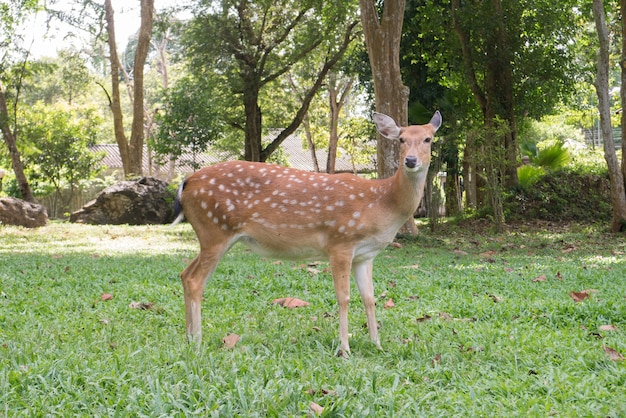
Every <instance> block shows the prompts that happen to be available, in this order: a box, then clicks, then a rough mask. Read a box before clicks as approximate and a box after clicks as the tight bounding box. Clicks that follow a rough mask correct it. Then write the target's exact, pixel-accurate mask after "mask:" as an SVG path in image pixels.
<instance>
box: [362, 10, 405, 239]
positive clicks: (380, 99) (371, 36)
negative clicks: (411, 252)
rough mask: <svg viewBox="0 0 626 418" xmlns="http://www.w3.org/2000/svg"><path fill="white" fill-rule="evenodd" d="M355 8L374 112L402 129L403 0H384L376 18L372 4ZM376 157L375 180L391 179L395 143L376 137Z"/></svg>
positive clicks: (396, 149)
mask: <svg viewBox="0 0 626 418" xmlns="http://www.w3.org/2000/svg"><path fill="white" fill-rule="evenodd" d="M359 4H360V6H361V24H362V26H363V34H364V35H365V45H366V47H367V54H368V56H369V60H370V66H371V67H372V77H373V80H374V96H375V101H376V111H377V112H380V113H384V114H386V115H388V116H391V117H392V118H393V119H394V120H395V121H396V122H397V123H398V124H400V125H402V126H406V125H407V124H408V119H409V116H408V113H409V112H408V100H409V88H408V87H407V86H405V85H404V83H403V82H402V74H401V72H400V40H401V38H402V22H403V20H404V8H405V5H406V0H386V1H385V2H384V4H383V10H382V16H380V17H379V15H378V9H377V5H376V4H377V3H376V1H374V0H359ZM376 154H377V169H378V177H379V178H386V177H390V176H392V175H393V174H394V173H395V172H396V170H397V169H398V158H400V147H399V143H398V142H397V141H390V140H388V139H386V138H383V137H382V136H381V135H380V134H377V146H376ZM399 232H400V233H402V234H409V235H416V234H417V227H416V226H415V222H414V221H413V218H410V219H408V220H407V222H406V223H405V224H404V226H403V227H402V228H401V229H400V231H399Z"/></svg>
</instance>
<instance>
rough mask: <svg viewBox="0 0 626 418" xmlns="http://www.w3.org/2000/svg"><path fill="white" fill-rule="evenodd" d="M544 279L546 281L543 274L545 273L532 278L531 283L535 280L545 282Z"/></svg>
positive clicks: (535, 281)
mask: <svg viewBox="0 0 626 418" xmlns="http://www.w3.org/2000/svg"><path fill="white" fill-rule="evenodd" d="M545 281H546V275H545V274H542V275H541V276H539V277H535V278H534V279H533V283H537V282H545Z"/></svg>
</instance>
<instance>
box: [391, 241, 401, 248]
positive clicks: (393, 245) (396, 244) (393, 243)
mask: <svg viewBox="0 0 626 418" xmlns="http://www.w3.org/2000/svg"><path fill="white" fill-rule="evenodd" d="M390 245H391V247H392V248H402V244H400V243H399V242H392V243H391V244H390Z"/></svg>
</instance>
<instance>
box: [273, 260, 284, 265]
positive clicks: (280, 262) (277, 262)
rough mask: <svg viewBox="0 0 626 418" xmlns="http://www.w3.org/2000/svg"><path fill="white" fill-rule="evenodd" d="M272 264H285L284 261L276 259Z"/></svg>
mask: <svg viewBox="0 0 626 418" xmlns="http://www.w3.org/2000/svg"><path fill="white" fill-rule="evenodd" d="M272 264H274V265H275V266H280V265H281V264H283V262H282V261H281V260H276V261H273V262H272Z"/></svg>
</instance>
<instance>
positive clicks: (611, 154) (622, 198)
mask: <svg viewBox="0 0 626 418" xmlns="http://www.w3.org/2000/svg"><path fill="white" fill-rule="evenodd" d="M622 3H623V0H622ZM593 17H594V20H595V23H596V31H597V33H598V40H599V44H600V52H599V54H598V69H597V74H596V81H595V83H594V84H595V87H596V93H597V95H598V109H599V111H600V127H601V130H602V137H603V138H602V139H603V143H604V159H605V160H606V163H607V165H608V168H609V179H610V182H611V204H612V206H613V220H612V221H611V231H613V232H618V231H620V230H621V229H622V228H623V227H624V226H625V225H626V190H625V189H626V188H625V186H624V175H623V174H622V171H621V170H620V166H619V163H618V161H617V155H616V153H615V142H614V140H613V128H612V127H611V109H610V105H611V104H610V99H609V46H610V45H609V33H608V29H607V26H606V20H605V15H604V5H603V4H602V0H593ZM623 88H624V87H623V86H622V89H623ZM623 140H624V139H623V138H622V141H623Z"/></svg>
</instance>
